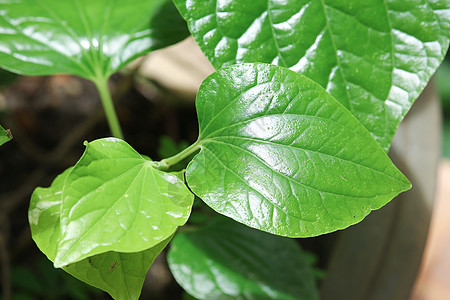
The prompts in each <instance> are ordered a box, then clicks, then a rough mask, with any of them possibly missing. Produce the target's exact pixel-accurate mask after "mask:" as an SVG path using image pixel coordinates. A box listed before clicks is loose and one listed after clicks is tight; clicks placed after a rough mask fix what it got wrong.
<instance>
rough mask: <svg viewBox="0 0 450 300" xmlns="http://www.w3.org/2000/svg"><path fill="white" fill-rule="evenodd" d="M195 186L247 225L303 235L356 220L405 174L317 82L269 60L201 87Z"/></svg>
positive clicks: (399, 187)
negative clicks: (198, 146) (266, 62)
mask: <svg viewBox="0 0 450 300" xmlns="http://www.w3.org/2000/svg"><path fill="white" fill-rule="evenodd" d="M196 105H197V114H198V117H199V124H200V135H199V142H198V143H199V145H200V148H201V151H200V152H199V154H197V155H196V156H195V157H194V159H193V160H192V161H191V163H190V164H189V165H188V167H187V170H186V180H187V183H188V185H189V187H190V188H191V190H192V191H193V192H194V193H195V194H196V195H197V196H199V197H200V198H201V199H202V200H203V201H204V202H205V203H206V204H208V205H209V206H210V207H211V208H213V209H214V210H215V211H217V212H219V213H221V214H223V215H226V216H229V217H231V218H233V219H235V220H236V221H238V222H241V223H244V224H246V225H248V226H251V227H254V228H258V229H260V230H264V231H268V232H271V233H274V234H278V235H282V236H289V237H308V236H315V235H319V234H323V233H328V232H331V231H335V230H338V229H343V228H346V227H348V226H350V225H352V224H355V223H357V222H359V221H361V220H362V219H363V218H364V217H365V216H366V215H367V214H369V212H370V211H371V210H374V209H378V208H380V207H381V206H383V205H385V204H386V203H387V202H389V201H390V200H391V199H392V198H393V197H395V196H396V195H397V194H399V193H400V192H402V191H405V190H408V189H409V188H410V183H409V182H408V180H407V179H406V178H405V177H404V176H403V174H402V173H400V171H398V170H397V168H396V167H395V166H394V165H393V164H392V162H391V161H390V159H389V157H388V156H387V155H386V153H385V152H384V151H383V149H382V148H381V147H380V146H379V145H378V144H377V142H376V141H375V140H374V139H373V138H372V136H371V135H370V133H369V132H368V131H367V129H365V128H364V126H362V125H361V123H359V122H358V120H357V119H356V118H355V117H354V116H353V115H352V114H351V113H350V112H349V111H348V110H346V109H345V108H344V107H343V106H342V105H341V104H340V103H338V102H337V101H336V100H335V99H334V98H333V97H331V96H330V95H329V94H328V93H327V92H326V91H325V90H324V89H323V88H322V87H321V86H320V85H318V84H317V83H315V82H313V81H312V80H310V79H308V78H306V77H304V76H301V75H299V74H297V73H295V72H293V71H290V70H288V69H285V68H282V67H277V66H273V65H266V64H242V65H236V66H232V67H228V68H224V69H222V70H220V71H218V72H216V73H214V74H213V75H211V76H210V77H208V78H207V79H206V80H205V81H204V82H203V84H202V86H201V87H200V90H199V93H198V95H197V102H196Z"/></svg>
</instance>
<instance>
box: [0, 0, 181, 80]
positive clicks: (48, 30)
mask: <svg viewBox="0 0 450 300" xmlns="http://www.w3.org/2000/svg"><path fill="white" fill-rule="evenodd" d="M0 32H1V33H0V66H1V67H3V68H5V69H8V70H10V71H13V72H17V73H21V74H26V75H48V74H54V73H68V74H73V75H78V76H81V77H85V78H88V79H91V80H94V79H98V78H99V77H100V78H108V77H109V75H111V74H112V73H114V72H115V71H117V70H119V69H120V68H121V67H122V66H124V65H126V64H127V63H128V62H130V61H131V60H132V59H134V58H136V57H138V56H140V55H142V54H144V53H146V52H148V51H151V50H155V49H159V48H162V47H165V46H168V45H171V44H173V43H176V42H178V41H180V40H182V39H183V38H185V37H186V36H187V34H188V31H187V29H186V25H185V22H184V20H182V19H181V17H180V16H179V15H178V13H177V11H176V9H175V7H174V6H173V4H172V3H171V1H170V0H115V1H112V0H65V1H55V0H14V1H12V0H5V1H2V2H1V13H0Z"/></svg>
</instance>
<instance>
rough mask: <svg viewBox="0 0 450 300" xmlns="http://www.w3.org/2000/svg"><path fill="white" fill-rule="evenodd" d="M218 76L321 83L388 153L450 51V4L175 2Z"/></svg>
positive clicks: (442, 0) (437, 0)
mask: <svg viewBox="0 0 450 300" xmlns="http://www.w3.org/2000/svg"><path fill="white" fill-rule="evenodd" d="M174 2H175V4H176V5H177V7H178V9H179V10H180V12H181V14H182V15H183V17H184V18H185V19H186V20H187V22H188V25H189V29H190V31H191V33H192V35H193V36H194V38H195V39H196V41H197V43H198V44H199V45H200V47H201V48H202V50H203V52H204V53H205V54H206V56H207V57H208V58H209V60H211V62H212V64H213V65H214V66H215V67H216V69H220V68H221V67H223V66H226V65H230V64H235V63H245V62H265V63H272V64H277V65H280V66H284V67H288V68H290V69H292V70H294V71H296V72H299V73H301V74H303V75H305V76H307V77H309V78H311V79H313V80H315V81H317V82H318V83H320V84H321V85H322V86H323V87H324V88H326V89H327V91H328V92H329V93H331V94H332V95H333V96H334V97H335V98H336V99H337V100H338V101H340V102H341V103H342V104H343V105H345V106H346V108H348V109H349V110H350V111H351V112H352V113H353V114H354V115H355V116H356V117H357V118H358V120H360V122H362V123H363V125H364V126H366V128H367V129H368V130H369V131H370V132H371V133H372V135H373V136H374V137H375V139H376V140H377V141H378V142H379V144H380V145H381V146H382V147H383V148H384V149H388V148H389V146H390V143H391V141H392V138H393V136H394V133H395V131H396V129H397V126H398V124H399V123H400V122H401V120H402V119H403V117H404V116H405V114H406V112H407V111H408V110H409V108H410V107H411V105H412V103H413V102H414V100H415V99H416V98H417V97H418V96H419V94H420V92H421V91H422V90H423V88H424V87H425V85H426V84H427V82H428V81H429V79H430V77H431V75H433V73H434V72H435V71H436V68H437V67H438V66H439V64H440V62H441V61H442V59H443V58H444V55H445V53H446V52H447V49H448V43H449V38H450V15H449V13H448V12H449V10H450V1H448V0H434V1H408V0H386V1H378V0H365V1H361V0H320V1H306V0H283V1H278V0H252V1H239V0H228V1H215V0H210V1H205V0H174Z"/></svg>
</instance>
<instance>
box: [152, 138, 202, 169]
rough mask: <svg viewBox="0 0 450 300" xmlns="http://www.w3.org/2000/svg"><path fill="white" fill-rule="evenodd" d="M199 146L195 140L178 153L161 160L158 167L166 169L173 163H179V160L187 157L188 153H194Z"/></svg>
mask: <svg viewBox="0 0 450 300" xmlns="http://www.w3.org/2000/svg"><path fill="white" fill-rule="evenodd" d="M200 147H201V145H200V143H199V141H196V142H195V143H193V144H192V145H190V146H189V147H187V148H186V149H184V150H183V151H181V152H180V153H178V154H176V155H174V156H172V157H169V158H165V159H163V160H161V161H160V162H159V163H158V165H159V166H158V168H159V169H160V170H167V169H169V168H170V167H172V166H173V165H176V164H177V163H179V162H180V161H182V160H183V159H185V158H186V157H188V156H189V155H191V154H193V153H195V152H196V151H197V150H198V149H200Z"/></svg>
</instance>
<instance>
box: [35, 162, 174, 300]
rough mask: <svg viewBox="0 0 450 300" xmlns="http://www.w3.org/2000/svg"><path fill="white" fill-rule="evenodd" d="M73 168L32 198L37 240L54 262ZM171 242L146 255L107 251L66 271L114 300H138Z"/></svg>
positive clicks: (72, 265) (37, 191)
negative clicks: (66, 186)
mask: <svg viewBox="0 0 450 300" xmlns="http://www.w3.org/2000/svg"><path fill="white" fill-rule="evenodd" d="M71 169H72V168H70V169H68V170H66V171H65V172H64V173H62V174H61V175H60V176H58V177H57V178H56V179H55V180H54V182H53V183H52V185H51V186H50V187H49V188H37V189H36V190H35V192H34V193H33V195H32V197H31V203H30V210H29V221H30V227H31V232H32V235H33V239H34V241H35V242H36V244H37V246H38V247H39V249H40V250H41V251H42V252H43V253H44V254H46V255H47V257H48V258H49V259H50V260H51V261H54V260H55V257H56V254H57V246H58V239H59V232H60V217H59V214H60V209H61V200H62V197H61V196H62V189H63V186H64V182H65V181H66V179H67V176H68V175H69V174H70V172H71ZM170 239H171V237H169V238H168V239H166V240H164V241H162V242H161V243H159V244H157V245H156V246H154V247H152V248H150V249H147V250H145V251H142V252H137V253H119V252H106V253H103V254H99V255H96V256H93V257H89V258H86V259H84V260H82V261H80V262H77V263H74V264H70V265H69V266H67V267H64V268H63V269H64V270H65V271H66V272H68V273H70V274H71V275H73V276H74V277H76V278H78V279H80V280H82V281H84V282H86V283H88V284H90V285H93V286H95V287H97V288H99V289H102V290H104V291H106V292H108V293H109V294H110V295H111V296H112V297H113V298H114V299H123V300H136V299H138V298H139V295H140V293H141V289H142V285H143V283H144V279H145V275H146V273H147V271H148V269H149V268H150V266H151V264H152V263H153V261H154V260H155V258H156V256H158V254H159V253H160V252H161V251H162V250H163V249H164V247H165V246H166V245H167V243H168V242H169V241H170Z"/></svg>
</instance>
